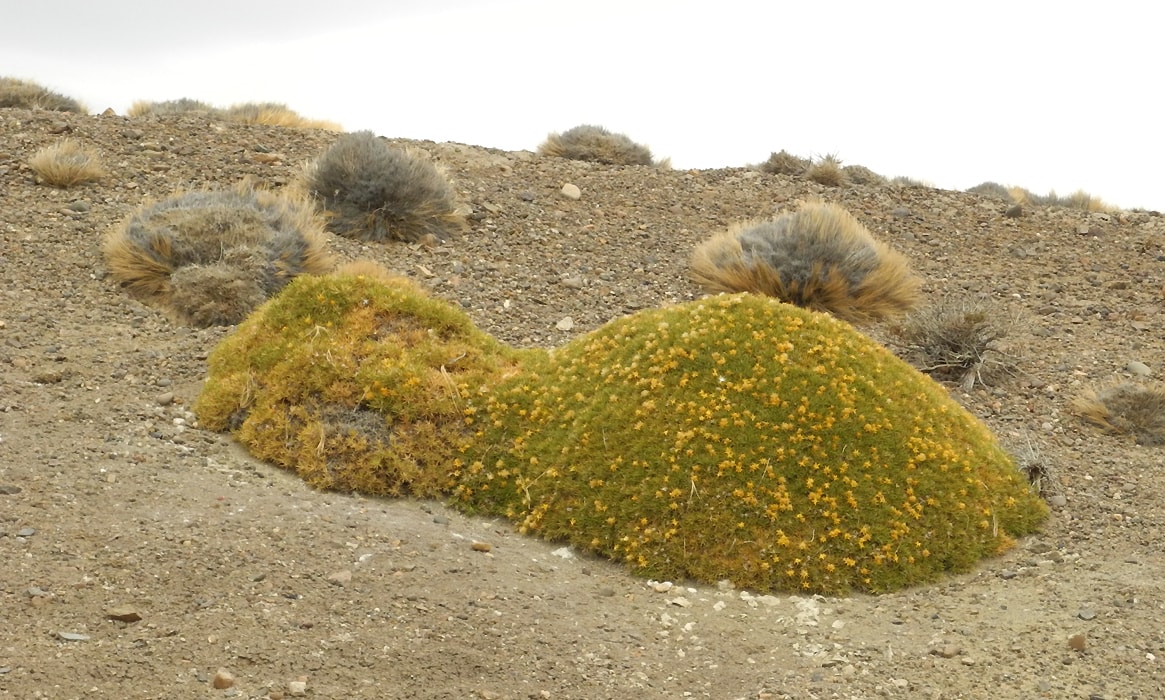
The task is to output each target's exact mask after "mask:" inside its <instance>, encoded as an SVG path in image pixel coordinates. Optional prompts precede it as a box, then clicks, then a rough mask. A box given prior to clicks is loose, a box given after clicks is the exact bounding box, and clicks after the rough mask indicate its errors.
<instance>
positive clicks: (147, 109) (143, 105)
mask: <svg viewBox="0 0 1165 700" xmlns="http://www.w3.org/2000/svg"><path fill="white" fill-rule="evenodd" d="M126 114H127V115H128V116H130V117H146V116H151V115H152V116H169V115H172V114H206V115H210V116H222V110H220V109H218V108H216V107H213V106H211V105H209V104H207V103H205V102H200V101H198V100H192V99H189V98H186V97H183V98H180V99H177V100H165V101H163V102H150V101H148V100H139V101H138V102H135V103H133V106H131V107H130V108H129V111H128V112H127V113H126Z"/></svg>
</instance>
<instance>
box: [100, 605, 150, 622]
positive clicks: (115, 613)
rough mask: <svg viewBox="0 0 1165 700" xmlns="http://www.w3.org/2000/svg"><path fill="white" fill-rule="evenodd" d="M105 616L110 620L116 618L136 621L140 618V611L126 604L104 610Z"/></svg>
mask: <svg viewBox="0 0 1165 700" xmlns="http://www.w3.org/2000/svg"><path fill="white" fill-rule="evenodd" d="M105 616H106V617H108V618H109V619H110V620H117V621H118V622H137V621H139V620H141V619H142V615H141V613H139V612H138V611H137V609H136V608H133V607H130V606H128V605H122V606H120V607H117V608H110V609H109V610H107V611H106V612H105Z"/></svg>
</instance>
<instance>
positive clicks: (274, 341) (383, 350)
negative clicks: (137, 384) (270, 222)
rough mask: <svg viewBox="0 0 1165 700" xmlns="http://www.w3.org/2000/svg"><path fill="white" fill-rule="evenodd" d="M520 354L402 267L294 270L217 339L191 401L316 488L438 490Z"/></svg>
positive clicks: (212, 422) (448, 484)
mask: <svg viewBox="0 0 1165 700" xmlns="http://www.w3.org/2000/svg"><path fill="white" fill-rule="evenodd" d="M521 354H522V353H521V352H519V351H514V350H510V349H508V348H506V347H504V346H502V345H501V344H500V343H498V342H497V341H495V340H494V339H492V338H491V337H489V336H488V335H487V334H485V333H483V332H482V331H480V330H478V329H477V328H476V327H474V325H473V324H472V322H471V321H470V320H469V318H468V316H466V315H465V313H464V312H462V311H461V310H460V309H458V308H455V307H453V306H451V305H450V304H448V303H447V302H444V301H440V300H437V299H433V298H432V297H430V296H428V295H427V294H425V293H424V291H422V290H421V289H420V288H418V287H416V286H415V285H414V284H412V283H411V282H409V281H408V280H407V279H405V278H395V279H393V278H389V277H385V276H383V275H381V274H380V273H379V272H377V273H376V274H374V275H373V276H364V275H358V274H332V275H326V276H322V277H301V278H299V279H296V280H295V281H293V282H292V283H291V284H290V285H288V286H287V288H286V289H284V290H283V291H282V292H281V293H280V294H279V295H278V296H276V297H275V298H273V299H272V300H271V301H270V302H268V303H267V304H265V305H264V306H262V307H261V308H260V309H259V310H258V311H257V312H256V313H255V314H253V315H252V316H251V317H250V318H248V319H247V320H246V321H245V322H244V323H243V324H241V325H240V326H239V327H238V328H237V329H236V330H235V332H234V333H232V334H231V335H230V336H228V337H227V338H226V339H225V340H224V341H223V342H222V343H221V344H220V345H219V346H218V347H217V348H216V349H215V350H214V352H213V353H212V354H211V356H210V360H209V365H210V367H209V376H208V378H207V381H206V385H205V388H204V389H203V391H202V394H201V395H200V396H199V398H198V401H197V404H196V406H195V412H196V413H197V415H198V419H199V421H200V422H201V424H202V426H203V427H205V428H208V429H210V430H218V431H225V430H230V431H231V432H232V433H233V434H234V435H235V437H237V438H238V440H239V441H240V442H241V443H242V444H243V445H244V446H246V448H247V449H248V450H249V451H250V452H251V453H252V454H253V455H255V456H256V457H258V458H260V459H265V460H269V461H271V462H274V463H275V464H277V465H279V466H281V467H284V468H287V469H290V470H292V471H295V472H296V473H298V474H299V476H301V477H302V478H303V479H304V480H306V481H307V482H308V483H309V484H311V485H312V486H315V487H317V488H321V489H334V490H339V491H358V492H361V493H366V494H373V495H380V496H395V495H402V494H412V495H417V496H425V497H429V496H436V495H440V494H443V493H447V492H448V491H449V490H450V489H451V488H452V486H453V480H454V478H455V473H454V472H455V466H454V465H455V460H456V457H457V456H458V455H459V454H460V450H462V449H464V447H465V444H466V442H467V441H468V439H469V438H470V436H471V435H472V432H473V430H474V429H475V428H474V427H473V426H474V423H475V421H476V414H477V412H478V410H479V407H480V406H481V405H482V402H483V396H482V391H484V388H485V387H487V386H489V385H491V384H493V383H496V382H497V381H500V379H501V378H503V377H504V376H506V375H507V373H511V372H514V371H516V369H515V367H516V362H517V358H518V357H520V356H521Z"/></svg>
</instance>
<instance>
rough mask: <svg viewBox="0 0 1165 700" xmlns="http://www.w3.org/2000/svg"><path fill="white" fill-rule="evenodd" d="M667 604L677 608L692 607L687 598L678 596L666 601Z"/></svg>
mask: <svg viewBox="0 0 1165 700" xmlns="http://www.w3.org/2000/svg"><path fill="white" fill-rule="evenodd" d="M667 602H668V603H670V604H671V605H674V606H676V607H678V608H690V607H692V601H690V600H688V599H687V598H685V597H683V596H682V595H678V596H676V597H675V598H670V599H668V601H667Z"/></svg>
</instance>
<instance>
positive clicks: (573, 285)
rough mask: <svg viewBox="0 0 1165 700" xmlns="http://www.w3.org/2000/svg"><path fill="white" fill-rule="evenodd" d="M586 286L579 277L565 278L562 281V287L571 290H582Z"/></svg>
mask: <svg viewBox="0 0 1165 700" xmlns="http://www.w3.org/2000/svg"><path fill="white" fill-rule="evenodd" d="M584 284H585V282H583V278H582V277H577V276H576V277H565V278H563V280H562V286H563V287H569V288H570V289H582V288H583V285H584Z"/></svg>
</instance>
